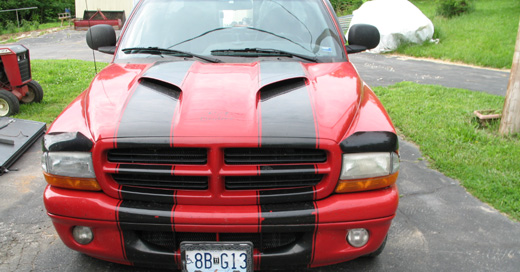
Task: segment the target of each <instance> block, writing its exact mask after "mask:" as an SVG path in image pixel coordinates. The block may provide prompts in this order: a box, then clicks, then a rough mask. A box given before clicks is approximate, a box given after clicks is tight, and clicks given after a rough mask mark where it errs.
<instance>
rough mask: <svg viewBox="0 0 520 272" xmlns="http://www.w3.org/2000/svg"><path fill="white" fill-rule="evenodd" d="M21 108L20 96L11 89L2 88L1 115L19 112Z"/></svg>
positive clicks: (0, 98)
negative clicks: (17, 96)
mask: <svg viewBox="0 0 520 272" xmlns="http://www.w3.org/2000/svg"><path fill="white" fill-rule="evenodd" d="M19 110H20V103H19V102H18V98H16V96H15V95H14V94H13V93H11V92H9V91H6V90H0V117H4V116H11V115H14V114H17V113H18V111H19Z"/></svg>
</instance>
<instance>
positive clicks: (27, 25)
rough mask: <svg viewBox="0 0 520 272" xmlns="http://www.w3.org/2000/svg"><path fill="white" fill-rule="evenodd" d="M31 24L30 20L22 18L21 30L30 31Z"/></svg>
mask: <svg viewBox="0 0 520 272" xmlns="http://www.w3.org/2000/svg"><path fill="white" fill-rule="evenodd" d="M31 26H32V24H31V22H29V21H27V20H25V19H23V20H22V31H24V32H27V31H31Z"/></svg>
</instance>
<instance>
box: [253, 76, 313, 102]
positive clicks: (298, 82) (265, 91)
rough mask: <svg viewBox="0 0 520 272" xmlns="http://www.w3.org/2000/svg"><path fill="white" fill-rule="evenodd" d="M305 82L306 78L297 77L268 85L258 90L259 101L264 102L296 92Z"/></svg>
mask: <svg viewBox="0 0 520 272" xmlns="http://www.w3.org/2000/svg"><path fill="white" fill-rule="evenodd" d="M305 82H306V78H304V77H297V78H291V79H286V80H282V81H278V82H275V83H272V84H269V85H267V86H264V87H263V88H262V89H260V100H261V101H266V100H269V99H271V98H273V97H277V96H280V95H283V94H286V93H289V92H292V91H294V90H298V89H300V88H302V87H304V86H305Z"/></svg>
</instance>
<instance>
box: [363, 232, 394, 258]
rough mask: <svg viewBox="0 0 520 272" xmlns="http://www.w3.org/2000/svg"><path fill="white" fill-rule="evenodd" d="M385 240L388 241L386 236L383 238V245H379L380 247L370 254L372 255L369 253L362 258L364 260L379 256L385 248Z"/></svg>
mask: <svg viewBox="0 0 520 272" xmlns="http://www.w3.org/2000/svg"><path fill="white" fill-rule="evenodd" d="M386 239H388V235H387V236H386V237H385V240H383V243H382V244H381V246H379V248H378V249H376V251H374V252H372V253H369V254H367V255H365V256H363V257H366V258H375V257H377V256H379V255H380V254H381V253H382V252H383V250H384V249H385V246H386Z"/></svg>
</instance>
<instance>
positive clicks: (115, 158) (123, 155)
mask: <svg viewBox="0 0 520 272" xmlns="http://www.w3.org/2000/svg"><path fill="white" fill-rule="evenodd" d="M207 153H208V152H207V150H206V149H205V148H121V149H111V150H109V151H108V154H107V159H108V161H109V162H113V163H151V164H195V165H203V164H206V163H207V161H208V158H207V157H208V156H207Z"/></svg>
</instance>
